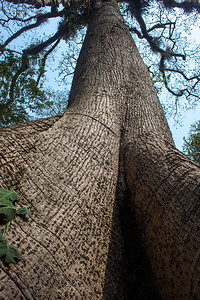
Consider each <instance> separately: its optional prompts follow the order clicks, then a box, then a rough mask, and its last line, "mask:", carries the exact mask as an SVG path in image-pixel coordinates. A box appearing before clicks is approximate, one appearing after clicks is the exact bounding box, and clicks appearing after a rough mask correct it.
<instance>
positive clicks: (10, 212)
mask: <svg viewBox="0 0 200 300" xmlns="http://www.w3.org/2000/svg"><path fill="white" fill-rule="evenodd" d="M15 216H16V209H15V207H9V206H7V207H0V220H2V221H4V222H10V221H12V220H13V219H14V218H15Z"/></svg>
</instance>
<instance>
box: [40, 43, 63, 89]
mask: <svg viewBox="0 0 200 300" xmlns="http://www.w3.org/2000/svg"><path fill="white" fill-rule="evenodd" d="M60 40H61V39H58V40H57V41H56V42H55V44H54V45H53V46H52V47H51V48H50V49H49V50H48V51H47V52H46V53H45V55H44V57H43V59H42V64H41V67H40V73H39V76H38V79H37V85H38V84H39V81H40V79H41V77H42V75H43V74H44V68H45V64H46V60H47V57H48V55H49V54H50V53H51V52H52V51H53V50H54V49H55V48H56V47H57V46H58V44H59V43H60Z"/></svg>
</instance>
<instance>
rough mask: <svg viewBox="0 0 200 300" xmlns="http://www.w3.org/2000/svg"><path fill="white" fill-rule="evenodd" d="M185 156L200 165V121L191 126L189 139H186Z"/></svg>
mask: <svg viewBox="0 0 200 300" xmlns="http://www.w3.org/2000/svg"><path fill="white" fill-rule="evenodd" d="M183 150H184V152H185V154H186V155H187V156H188V157H189V158H191V159H192V160H193V161H195V162H196V163H198V164H199V165H200V121H198V122H196V123H194V124H192V125H191V128H190V132H189V134H188V138H184V146H183Z"/></svg>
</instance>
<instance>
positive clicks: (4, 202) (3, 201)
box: [0, 199, 15, 207]
mask: <svg viewBox="0 0 200 300" xmlns="http://www.w3.org/2000/svg"><path fill="white" fill-rule="evenodd" d="M0 206H9V207H15V206H14V204H13V203H12V202H11V201H10V200H7V199H0Z"/></svg>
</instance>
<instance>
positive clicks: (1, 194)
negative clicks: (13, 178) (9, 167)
mask: <svg viewBox="0 0 200 300" xmlns="http://www.w3.org/2000/svg"><path fill="white" fill-rule="evenodd" d="M20 198H21V197H20V196H19V195H18V194H17V193H16V192H15V191H13V190H11V191H9V190H5V189H2V188H0V201H1V200H3V199H6V200H11V201H12V202H15V201H19V199H20Z"/></svg>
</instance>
